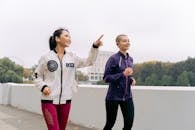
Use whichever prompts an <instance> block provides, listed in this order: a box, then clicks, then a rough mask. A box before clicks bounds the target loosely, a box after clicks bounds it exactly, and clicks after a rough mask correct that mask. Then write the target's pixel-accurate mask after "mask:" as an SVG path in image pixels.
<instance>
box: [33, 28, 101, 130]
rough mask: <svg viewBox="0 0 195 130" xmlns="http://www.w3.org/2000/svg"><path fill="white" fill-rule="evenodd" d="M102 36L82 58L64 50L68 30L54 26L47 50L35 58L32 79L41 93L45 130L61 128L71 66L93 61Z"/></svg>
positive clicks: (72, 75)
mask: <svg viewBox="0 0 195 130" xmlns="http://www.w3.org/2000/svg"><path fill="white" fill-rule="evenodd" d="M102 37H103V35H101V36H100V38H98V40H97V41H95V42H94V43H93V45H92V47H91V50H90V53H89V56H88V58H86V59H82V58H79V57H78V56H76V55H75V54H74V53H72V52H68V51H66V47H69V46H70V44H71V37H70V33H69V31H68V30H66V29H63V28H60V29H57V30H56V31H55V32H54V33H53V36H51V37H50V39H49V46H50V51H49V52H48V53H47V54H45V55H43V56H42V57H41V59H40V60H39V64H38V67H37V68H36V70H35V80H34V81H35V86H36V87H38V88H39V89H40V91H41V92H42V96H41V107H42V112H43V116H44V118H45V121H46V124H47V127H48V130H65V128H66V124H67V120H68V116H69V111H70V107H71V99H72V87H73V86H74V82H75V70H76V69H75V68H80V67H86V66H90V65H92V64H93V63H94V62H95V60H96V57H97V54H98V47H99V46H101V45H102V42H101V38H102Z"/></svg>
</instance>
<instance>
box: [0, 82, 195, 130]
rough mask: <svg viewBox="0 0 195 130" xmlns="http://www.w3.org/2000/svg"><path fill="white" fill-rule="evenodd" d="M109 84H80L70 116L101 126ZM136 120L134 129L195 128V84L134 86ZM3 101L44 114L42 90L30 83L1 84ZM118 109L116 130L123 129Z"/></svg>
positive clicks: (90, 124)
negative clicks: (185, 85) (187, 85)
mask: <svg viewBox="0 0 195 130" xmlns="http://www.w3.org/2000/svg"><path fill="white" fill-rule="evenodd" d="M106 91H107V86H94V85H93V86H92V85H79V91H78V93H76V94H74V96H73V101H72V108H71V113H70V119H71V120H72V121H73V122H74V123H77V124H81V125H84V126H88V127H95V128H99V129H102V128H103V126H104V123H105V118H106V115H105V102H104V100H105V95H106ZM133 97H134V104H135V121H134V126H133V130H194V129H195V123H194V120H195V103H194V99H195V88H193V87H152V86H150V87H140V86H136V87H134V88H133ZM0 104H10V105H12V106H14V107H18V108H20V109H25V110H28V111H31V112H34V113H39V114H41V108H40V92H39V90H38V89H36V88H35V87H34V86H33V85H29V84H0ZM122 127H123V119H122V115H121V111H120V109H119V112H118V116H117V121H116V123H115V126H114V129H113V130H121V129H122Z"/></svg>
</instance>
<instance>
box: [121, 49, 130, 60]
mask: <svg viewBox="0 0 195 130" xmlns="http://www.w3.org/2000/svg"><path fill="white" fill-rule="evenodd" d="M118 54H119V55H120V56H122V57H123V58H124V59H127V58H129V53H128V52H127V55H126V56H125V55H124V54H123V53H122V52H120V51H118Z"/></svg>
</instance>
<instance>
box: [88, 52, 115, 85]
mask: <svg viewBox="0 0 195 130" xmlns="http://www.w3.org/2000/svg"><path fill="white" fill-rule="evenodd" d="M112 54H114V53H113V52H109V51H100V52H99V54H98V56H97V59H96V61H95V63H94V65H93V66H91V67H89V69H88V75H89V81H94V82H95V81H100V80H102V79H103V74H104V69H105V65H106V62H107V60H108V58H109V57H110V56H111V55H112Z"/></svg>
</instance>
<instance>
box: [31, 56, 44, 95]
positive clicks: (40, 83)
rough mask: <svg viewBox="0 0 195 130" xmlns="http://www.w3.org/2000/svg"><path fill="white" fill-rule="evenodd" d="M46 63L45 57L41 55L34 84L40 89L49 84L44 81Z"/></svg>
mask: <svg viewBox="0 0 195 130" xmlns="http://www.w3.org/2000/svg"><path fill="white" fill-rule="evenodd" d="M44 63H45V60H44V58H43V57H41V59H40V60H39V63H38V66H37V68H36V69H35V73H34V84H35V87H37V88H38V89H40V91H43V89H44V88H45V87H46V86H47V84H46V83H45V82H44V69H45V67H44Z"/></svg>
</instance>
